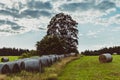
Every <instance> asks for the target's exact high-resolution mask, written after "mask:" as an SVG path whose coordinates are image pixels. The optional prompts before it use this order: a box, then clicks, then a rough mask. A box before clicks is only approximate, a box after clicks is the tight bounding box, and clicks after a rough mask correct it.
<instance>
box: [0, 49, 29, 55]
mask: <svg viewBox="0 0 120 80" xmlns="http://www.w3.org/2000/svg"><path fill="white" fill-rule="evenodd" d="M26 52H29V50H28V49H18V48H5V47H4V48H1V49H0V56H20V55H22V54H23V53H26Z"/></svg>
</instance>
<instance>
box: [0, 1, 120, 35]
mask: <svg viewBox="0 0 120 80" xmlns="http://www.w3.org/2000/svg"><path fill="white" fill-rule="evenodd" d="M117 2H120V1H119V0H109V1H108V0H63V1H61V0H9V1H5V0H1V1H0V18H1V20H3V21H0V25H9V26H10V28H11V29H9V30H11V31H13V32H16V31H18V30H19V33H24V32H28V31H31V30H46V27H47V25H48V23H49V21H50V19H51V18H52V17H53V16H54V15H55V14H58V13H60V12H63V13H66V14H69V15H71V16H72V18H73V19H75V20H76V21H77V22H78V23H79V24H89V23H90V24H95V25H104V26H109V25H112V24H120V19H119V14H116V13H119V12H118V9H119V8H120V6H118V3H117ZM112 14H114V15H112ZM104 16H107V17H104ZM6 20H7V23H6V24H5V22H4V21H6ZM9 21H10V22H9ZM0 27H2V26H0ZM3 31H4V30H2V32H3ZM20 31H21V32H20ZM0 32H1V31H0Z"/></svg>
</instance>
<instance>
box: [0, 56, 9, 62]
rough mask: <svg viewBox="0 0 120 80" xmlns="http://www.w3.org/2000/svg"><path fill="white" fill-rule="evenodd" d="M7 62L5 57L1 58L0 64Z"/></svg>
mask: <svg viewBox="0 0 120 80" xmlns="http://www.w3.org/2000/svg"><path fill="white" fill-rule="evenodd" d="M8 61H9V58H7V57H2V58H1V62H8Z"/></svg>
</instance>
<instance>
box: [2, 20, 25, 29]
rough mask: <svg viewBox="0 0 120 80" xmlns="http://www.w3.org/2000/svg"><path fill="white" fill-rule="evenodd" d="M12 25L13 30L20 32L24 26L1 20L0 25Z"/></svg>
mask: <svg viewBox="0 0 120 80" xmlns="http://www.w3.org/2000/svg"><path fill="white" fill-rule="evenodd" d="M5 24H7V25H10V26H11V29H12V30H20V29H21V28H22V27H23V26H19V25H18V24H17V23H15V22H11V21H8V20H0V25H1V26H2V25H5Z"/></svg>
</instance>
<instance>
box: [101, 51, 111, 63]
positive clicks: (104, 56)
mask: <svg viewBox="0 0 120 80" xmlns="http://www.w3.org/2000/svg"><path fill="white" fill-rule="evenodd" d="M99 61H100V62H101V63H107V62H112V55H111V54H109V53H106V54H101V55H100V56H99Z"/></svg>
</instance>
